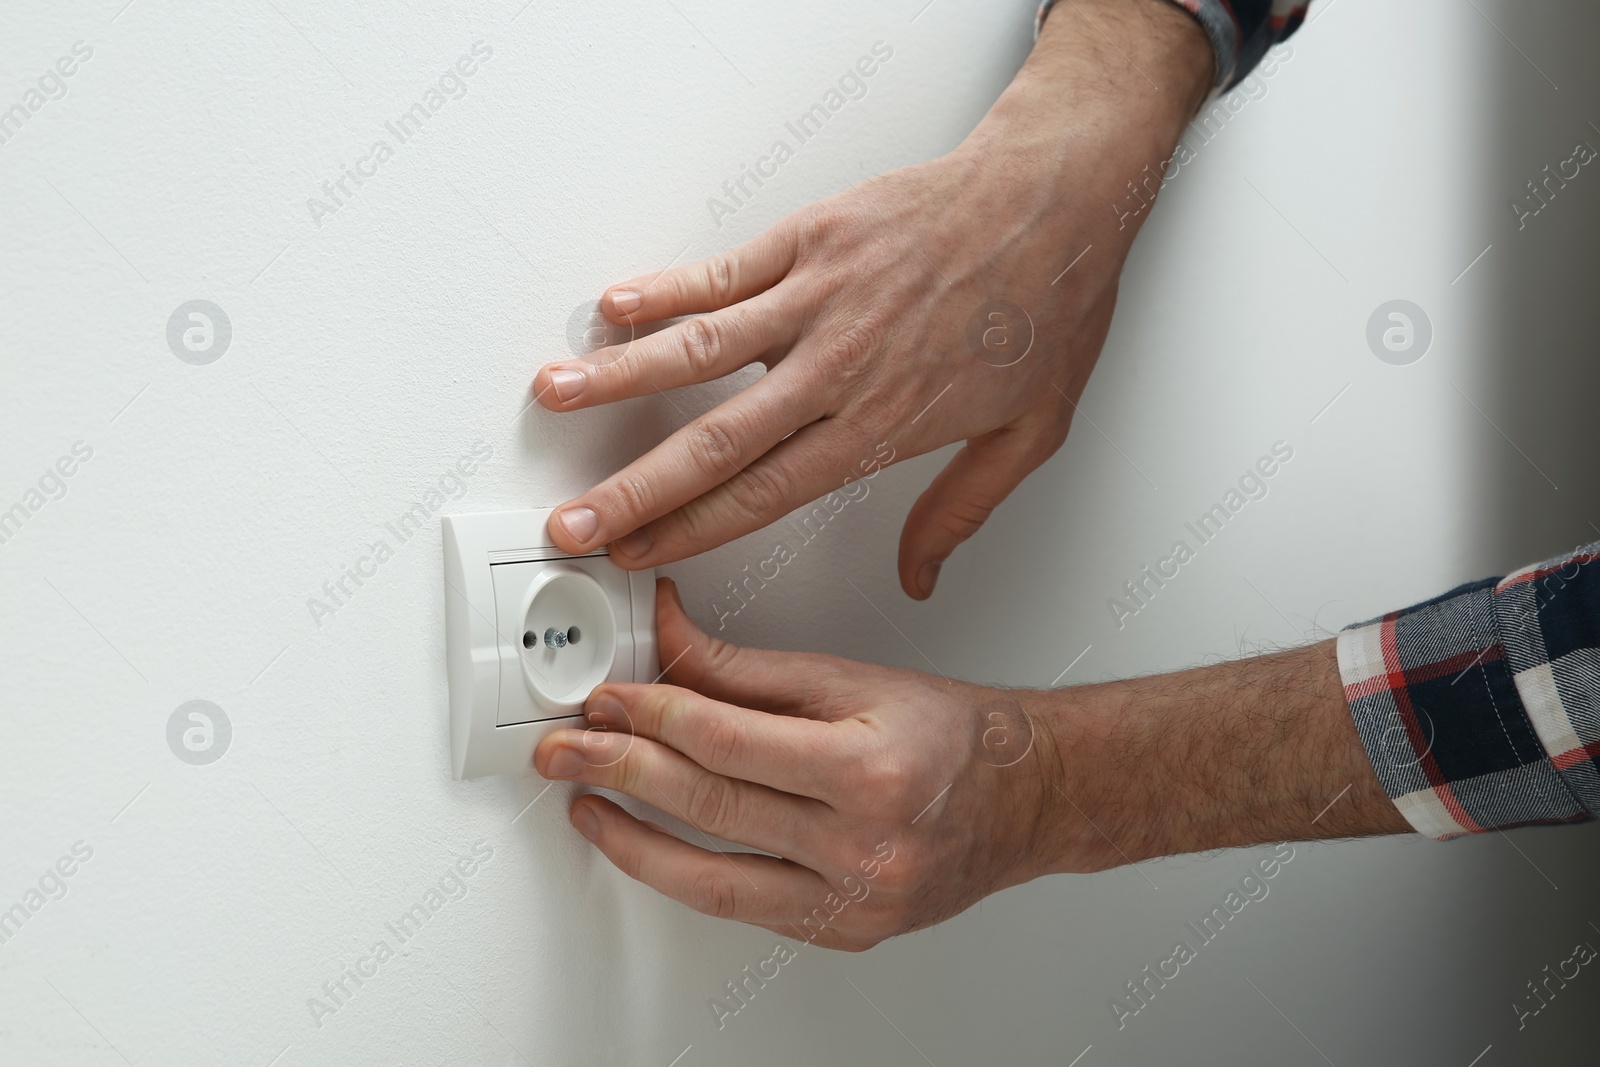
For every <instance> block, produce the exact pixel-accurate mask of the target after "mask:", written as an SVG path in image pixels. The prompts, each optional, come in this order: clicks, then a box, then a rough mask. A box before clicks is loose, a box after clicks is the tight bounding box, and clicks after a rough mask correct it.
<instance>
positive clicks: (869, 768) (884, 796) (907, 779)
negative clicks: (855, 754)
mask: <svg viewBox="0 0 1600 1067" xmlns="http://www.w3.org/2000/svg"><path fill="white" fill-rule="evenodd" d="M857 780H858V781H859V782H860V784H861V786H862V787H863V789H864V790H865V791H866V792H867V793H868V794H870V795H871V796H872V797H873V798H874V799H876V800H877V801H878V802H880V803H883V804H886V805H892V806H893V807H895V808H900V807H903V806H905V804H906V803H907V802H908V801H909V799H910V792H911V785H912V782H913V775H912V773H911V770H910V768H908V767H907V766H906V763H905V761H904V760H902V759H900V758H899V757H898V756H896V755H895V753H894V752H893V751H891V750H889V749H887V748H883V747H880V748H879V749H878V750H877V751H875V752H873V753H872V754H870V755H869V756H867V757H866V758H865V759H864V760H863V761H862V767H861V770H860V774H859V776H858V778H857Z"/></svg>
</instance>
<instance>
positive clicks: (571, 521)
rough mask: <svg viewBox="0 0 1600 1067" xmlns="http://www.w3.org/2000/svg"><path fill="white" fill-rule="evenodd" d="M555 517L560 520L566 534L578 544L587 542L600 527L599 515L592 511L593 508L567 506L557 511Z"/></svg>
mask: <svg viewBox="0 0 1600 1067" xmlns="http://www.w3.org/2000/svg"><path fill="white" fill-rule="evenodd" d="M556 518H558V519H560V520H561V525H562V527H563V528H564V529H565V530H566V531H567V534H568V536H570V537H571V538H572V539H573V540H574V541H577V542H578V543H579V544H587V543H588V541H589V539H590V538H591V537H593V536H594V535H595V533H596V532H597V531H598V530H599V529H600V516H598V515H596V514H595V513H594V509H593V508H568V509H567V510H566V511H562V512H558V513H557V515H556Z"/></svg>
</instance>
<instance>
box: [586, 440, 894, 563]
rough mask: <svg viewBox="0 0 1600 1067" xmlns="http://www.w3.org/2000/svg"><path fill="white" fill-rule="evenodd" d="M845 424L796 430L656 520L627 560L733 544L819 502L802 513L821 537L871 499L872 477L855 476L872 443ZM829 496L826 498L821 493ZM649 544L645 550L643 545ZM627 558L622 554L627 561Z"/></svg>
mask: <svg viewBox="0 0 1600 1067" xmlns="http://www.w3.org/2000/svg"><path fill="white" fill-rule="evenodd" d="M843 427H844V423H842V422H840V421H839V420H836V419H822V420H820V421H818V422H814V423H811V424H809V425H806V426H804V427H802V428H801V429H799V430H797V431H795V432H794V433H793V434H791V435H790V436H789V437H787V438H785V439H784V440H783V441H782V442H781V443H778V444H776V445H775V446H774V447H773V448H772V449H771V450H770V451H768V452H767V453H765V454H764V455H762V456H760V457H758V458H755V459H753V460H752V461H751V462H750V463H748V464H746V465H745V466H744V467H743V469H741V470H739V471H737V472H736V473H733V474H731V475H730V476H729V477H728V478H727V479H725V480H724V481H722V482H721V483H720V484H718V485H715V486H710V487H708V488H707V489H706V490H705V491H703V492H702V493H700V494H698V495H697V496H695V497H694V498H693V499H691V500H688V501H686V502H685V503H684V504H683V505H682V506H681V507H679V508H678V509H677V510H675V511H673V512H671V513H670V514H666V515H663V516H662V517H661V518H659V519H658V520H656V521H655V522H652V523H651V524H650V526H649V527H648V529H647V530H646V531H645V533H646V534H647V535H648V537H647V539H641V540H640V541H638V542H635V541H632V540H630V541H627V542H625V543H623V544H621V545H619V546H617V547H618V548H619V549H620V552H621V555H622V556H624V557H626V562H625V563H624V566H631V567H654V566H659V565H660V564H663V563H672V562H675V561H677V560H680V559H686V558H688V557H689V556H693V555H696V554H698V553H700V552H705V551H708V550H710V549H712V548H716V547H718V546H720V545H723V544H726V543H727V542H729V541H731V540H733V539H734V538H736V537H742V536H744V535H745V534H747V533H752V532H754V531H756V530H759V529H761V528H762V527H765V526H770V525H771V524H772V523H774V522H776V521H777V520H778V519H780V518H782V517H783V516H785V515H787V514H789V513H790V512H792V511H794V510H795V509H796V508H798V507H800V506H801V505H803V504H806V503H811V504H812V506H811V508H810V509H809V510H808V511H806V512H805V513H803V514H802V515H800V516H797V517H796V518H795V520H794V523H795V529H798V530H801V531H804V533H805V535H806V537H805V539H806V540H810V539H811V538H812V537H815V536H816V534H817V532H819V531H820V530H822V529H823V528H824V527H826V526H827V525H828V523H829V522H831V521H832V519H833V517H834V516H835V515H837V514H838V513H839V512H840V511H842V510H843V509H844V507H845V506H847V505H848V504H849V503H850V502H851V501H854V500H860V499H864V498H865V496H866V494H867V492H868V488H867V483H866V482H865V481H864V480H862V479H861V478H860V477H852V476H851V472H852V471H853V470H855V468H854V467H852V464H856V463H858V462H865V460H862V461H858V460H857V459H856V456H857V454H858V453H860V454H862V455H864V456H866V457H867V458H868V459H870V457H871V455H872V453H871V450H870V448H869V449H862V448H860V446H859V445H858V444H857V443H855V442H854V441H851V440H849V439H847V436H846V431H845V430H844V429H843ZM818 498H823V499H820V500H819V499H818ZM645 544H647V545H648V547H647V548H646V550H645V551H642V552H641V551H638V549H639V548H640V547H641V546H642V545H645ZM619 562H620V561H619Z"/></svg>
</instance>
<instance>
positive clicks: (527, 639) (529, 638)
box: [522, 630, 539, 648]
mask: <svg viewBox="0 0 1600 1067" xmlns="http://www.w3.org/2000/svg"><path fill="white" fill-rule="evenodd" d="M538 643H539V639H538V638H537V637H536V636H534V633H533V631H532V630H529V631H527V632H526V633H524V634H523V635H522V647H523V648H532V647H533V646H534V645H537V644H538Z"/></svg>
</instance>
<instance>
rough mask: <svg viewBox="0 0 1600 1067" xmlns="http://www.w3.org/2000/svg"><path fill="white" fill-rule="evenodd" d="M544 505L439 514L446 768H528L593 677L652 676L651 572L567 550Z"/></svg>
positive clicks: (579, 708)
mask: <svg viewBox="0 0 1600 1067" xmlns="http://www.w3.org/2000/svg"><path fill="white" fill-rule="evenodd" d="M551 510H552V509H544V510H539V511H503V512H487V513H481V514H472V515H449V516H446V517H445V518H444V520H443V522H444V580H445V591H444V592H445V656H446V666H447V671H448V674H449V680H450V764H451V771H452V773H453V774H454V776H455V777H456V778H478V777H481V776H483V775H488V774H516V773H522V772H524V771H526V770H528V769H529V768H530V767H531V765H532V759H533V749H534V746H536V745H537V744H538V743H539V741H540V740H541V739H542V738H544V737H545V736H546V735H547V734H549V733H551V732H552V731H554V730H558V729H562V728H566V727H577V728H580V729H581V728H582V727H583V725H584V720H583V718H582V712H583V702H584V701H585V700H587V699H588V697H589V693H590V692H591V691H592V690H593V689H594V687H595V686H597V685H599V684H600V683H601V682H606V681H613V682H649V681H653V680H654V679H655V677H656V672H657V656H656V632H655V572H654V571H649V570H645V571H625V570H623V569H622V568H621V567H618V566H617V565H616V564H615V563H612V562H611V559H610V557H609V556H608V555H607V554H606V553H605V552H604V551H601V552H597V553H593V554H590V555H586V556H569V555H567V554H566V553H564V552H562V551H561V550H560V549H559V548H557V547H556V546H555V544H554V543H553V542H552V541H551V540H550V535H549V532H548V530H547V525H546V524H547V523H548V521H549V518H550V514H551Z"/></svg>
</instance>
